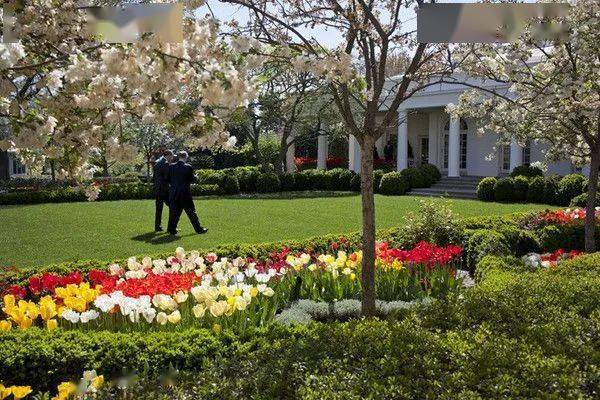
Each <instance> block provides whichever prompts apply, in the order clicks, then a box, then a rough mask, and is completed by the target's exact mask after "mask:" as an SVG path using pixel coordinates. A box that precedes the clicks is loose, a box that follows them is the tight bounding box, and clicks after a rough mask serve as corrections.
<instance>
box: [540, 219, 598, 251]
mask: <svg viewBox="0 0 600 400" xmlns="http://www.w3.org/2000/svg"><path fill="white" fill-rule="evenodd" d="M538 235H539V238H540V246H541V248H542V249H544V250H545V251H555V250H558V249H563V250H567V251H568V250H583V249H584V243H585V230H584V226H583V224H577V225H547V226H544V227H543V228H541V229H540V230H539V232H538ZM596 244H597V245H598V244H600V229H596Z"/></svg>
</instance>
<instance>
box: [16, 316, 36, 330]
mask: <svg viewBox="0 0 600 400" xmlns="http://www.w3.org/2000/svg"><path fill="white" fill-rule="evenodd" d="M31 325H33V320H32V319H31V318H29V317H23V319H21V321H19V328H21V329H22V330H27V329H29V328H31Z"/></svg>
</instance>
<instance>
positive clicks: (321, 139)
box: [317, 125, 329, 169]
mask: <svg viewBox="0 0 600 400" xmlns="http://www.w3.org/2000/svg"><path fill="white" fill-rule="evenodd" d="M328 134H329V132H327V126H326V125H323V127H322V128H321V129H319V136H318V137H317V168H319V169H327V153H328V147H329V140H328V139H329V138H328V137H327V135H328Z"/></svg>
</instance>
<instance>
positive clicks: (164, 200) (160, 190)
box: [153, 150, 173, 232]
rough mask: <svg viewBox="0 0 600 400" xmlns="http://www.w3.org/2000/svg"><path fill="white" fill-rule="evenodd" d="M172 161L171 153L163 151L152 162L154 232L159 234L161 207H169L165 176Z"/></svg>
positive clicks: (160, 229) (167, 186) (160, 228)
mask: <svg viewBox="0 0 600 400" xmlns="http://www.w3.org/2000/svg"><path fill="white" fill-rule="evenodd" d="M172 161H173V152H172V151H171V150H164V151H163V152H162V156H161V157H160V158H159V159H157V160H156V161H155V162H154V170H153V175H154V200H155V206H156V207H155V212H154V230H155V231H156V232H161V231H162V230H163V228H162V211H163V205H164V204H166V205H167V207H168V206H169V183H168V182H167V174H168V172H169V165H170V164H171V162H172Z"/></svg>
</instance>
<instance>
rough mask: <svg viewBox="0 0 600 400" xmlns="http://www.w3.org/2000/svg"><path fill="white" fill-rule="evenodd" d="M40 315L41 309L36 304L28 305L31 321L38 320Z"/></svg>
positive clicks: (30, 303)
mask: <svg viewBox="0 0 600 400" xmlns="http://www.w3.org/2000/svg"><path fill="white" fill-rule="evenodd" d="M38 315H40V309H39V308H38V306H37V305H36V304H35V303H34V302H29V304H27V316H28V317H29V318H31V319H36V318H37V317H38Z"/></svg>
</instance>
